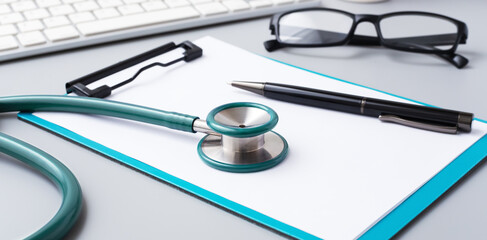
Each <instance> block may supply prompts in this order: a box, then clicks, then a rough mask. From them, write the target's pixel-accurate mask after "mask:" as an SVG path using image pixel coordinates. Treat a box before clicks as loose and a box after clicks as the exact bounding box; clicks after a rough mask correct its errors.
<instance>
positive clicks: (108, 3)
mask: <svg viewBox="0 0 487 240" xmlns="http://www.w3.org/2000/svg"><path fill="white" fill-rule="evenodd" d="M98 5H100V7H102V8H109V7H117V6H121V5H123V2H122V1H121V0H98Z"/></svg>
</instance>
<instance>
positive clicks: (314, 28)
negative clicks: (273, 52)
mask: <svg viewBox="0 0 487 240" xmlns="http://www.w3.org/2000/svg"><path fill="white" fill-rule="evenodd" d="M352 24H353V19H352V18H351V17H350V16H348V15H344V14H342V13H337V12H333V11H321V10H311V11H302V12H294V13H291V14H287V15H284V16H282V18H281V19H280V20H279V36H278V37H279V39H280V40H281V42H284V43H289V44H333V43H338V42H341V41H343V40H345V39H346V38H347V36H348V34H349V32H350V29H351V28H352Z"/></svg>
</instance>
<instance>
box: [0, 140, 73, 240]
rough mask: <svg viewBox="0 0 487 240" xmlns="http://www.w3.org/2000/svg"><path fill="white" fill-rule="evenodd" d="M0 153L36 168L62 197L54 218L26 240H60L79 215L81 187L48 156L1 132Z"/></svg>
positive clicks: (63, 167)
mask: <svg viewBox="0 0 487 240" xmlns="http://www.w3.org/2000/svg"><path fill="white" fill-rule="evenodd" d="M0 152H3V153H5V154H7V155H9V156H11V157H13V158H16V159H18V160H21V161H22V162H24V163H26V164H27V165H29V166H31V167H32V168H34V169H37V170H38V171H39V172H41V173H42V174H43V175H45V176H47V177H48V178H49V179H50V180H51V181H52V182H54V183H55V184H56V186H57V187H58V189H59V190H60V191H61V192H62V194H63V202H62V204H61V207H60V208H59V210H58V212H57V213H56V215H54V217H53V218H52V219H51V220H50V221H49V222H48V223H47V224H46V225H44V226H43V227H42V228H41V229H39V230H37V231H36V232H35V233H33V234H31V235H30V236H29V237H27V238H26V239H60V238H62V237H63V236H64V235H65V234H66V233H67V232H68V231H69V229H71V227H72V226H73V225H74V223H75V222H76V220H77V219H78V216H79V214H80V212H81V205H82V197H81V188H80V186H79V183H78V180H76V178H75V177H74V175H73V173H71V171H69V169H68V168H67V167H66V166H64V165H63V164H62V163H61V162H59V161H58V160H56V159H55V158H54V157H52V156H51V155H49V154H47V153H45V152H43V151H42V150H40V149H38V148H36V147H34V146H32V145H30V144H27V143H25V142H22V141H20V140H18V139H16V138H13V137H11V136H8V135H6V134H3V133H0Z"/></svg>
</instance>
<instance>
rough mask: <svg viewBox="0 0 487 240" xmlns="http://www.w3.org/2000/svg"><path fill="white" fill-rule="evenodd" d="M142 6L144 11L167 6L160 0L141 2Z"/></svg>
mask: <svg viewBox="0 0 487 240" xmlns="http://www.w3.org/2000/svg"><path fill="white" fill-rule="evenodd" d="M142 7H143V8H144V9H145V10H146V11H155V10H160V9H165V8H167V6H166V4H164V3H163V2H162V1H149V2H145V3H142Z"/></svg>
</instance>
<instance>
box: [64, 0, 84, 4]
mask: <svg viewBox="0 0 487 240" xmlns="http://www.w3.org/2000/svg"><path fill="white" fill-rule="evenodd" d="M62 1H63V3H66V4H70V3H77V2H83V1H85V0H62Z"/></svg>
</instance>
